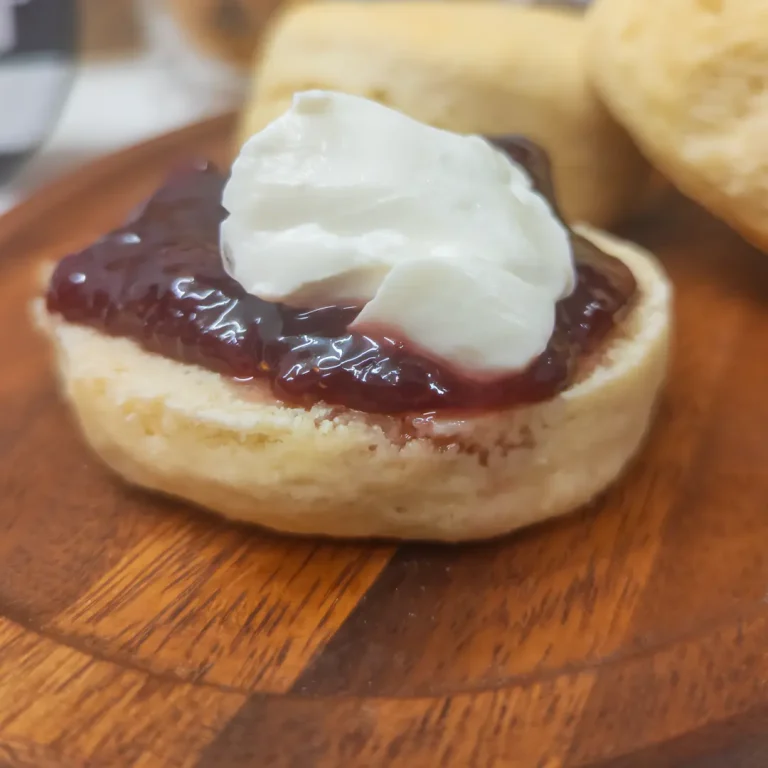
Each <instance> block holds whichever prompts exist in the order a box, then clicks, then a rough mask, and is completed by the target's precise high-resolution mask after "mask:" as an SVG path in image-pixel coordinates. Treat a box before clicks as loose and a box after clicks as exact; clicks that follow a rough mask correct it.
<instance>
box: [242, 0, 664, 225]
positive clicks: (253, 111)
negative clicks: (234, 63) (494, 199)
mask: <svg viewBox="0 0 768 768" xmlns="http://www.w3.org/2000/svg"><path fill="white" fill-rule="evenodd" d="M585 53H586V40H585V27H584V23H583V21H582V19H581V16H580V15H578V14H574V13H572V12H567V11H563V10H557V9H543V8H535V7H520V6H514V5H510V4H505V3H502V2H495V1H487V2H486V1H483V0H479V1H478V0H465V1H464V2H462V1H461V0H458V1H457V2H452V3H442V2H428V1H427V2H425V1H420V0H415V1H413V2H407V3H406V2H373V3H350V2H319V3H310V4H302V5H299V6H296V7H292V8H290V9H287V10H286V11H285V12H284V13H280V14H279V15H278V16H277V17H276V19H275V23H274V25H272V27H271V30H270V31H268V32H267V34H266V38H265V40H264V43H263V45H262V49H261V53H260V56H259V61H258V63H257V66H256V70H255V77H254V81H253V93H252V96H251V101H250V103H249V104H248V105H247V106H246V109H245V113H244V118H243V124H242V130H241V139H242V140H244V139H245V138H246V137H248V136H250V135H251V134H252V133H254V132H255V131H257V130H260V129H261V128H263V127H264V126H265V125H266V124H267V123H269V122H270V121H271V120H273V119H274V118H275V117H277V116H278V115H279V114H281V113H282V112H284V111H285V109H286V108H287V107H288V106H289V104H290V100H291V96H292V94H293V93H295V92H297V91H303V90H306V89H310V88H321V89H328V90H335V91H343V92H346V93H352V94H357V95H360V96H365V97H367V98H369V99H373V100H375V101H379V102H381V103H382V104H386V105H388V106H391V107H393V108H395V109H398V110H400V111H402V112H405V113H406V114H409V115H411V116H413V117H415V118H417V119H418V120H421V121H423V122H426V123H428V124H430V125H435V126H438V127H440V128H445V129H448V130H451V131H456V132H459V133H478V134H483V135H489V136H494V135H499V134H522V135H525V136H527V137H528V138H529V139H532V140H533V141H535V142H537V143H538V144H539V145H541V146H543V147H544V148H545V149H546V150H547V151H548V153H549V154H550V157H551V158H552V163H553V168H554V177H555V185H556V188H557V191H558V196H559V198H560V202H561V205H562V208H563V213H564V215H565V216H566V218H567V219H568V220H570V221H585V222H588V223H590V224H593V225H595V226H607V225H610V224H612V223H614V222H616V221H617V220H618V219H620V218H621V217H623V216H625V215H626V214H627V213H628V212H630V211H632V210H633V209H634V207H635V206H636V205H638V204H639V201H641V200H642V199H643V197H644V195H645V194H646V192H647V184H648V180H649V173H650V172H649V168H648V166H647V163H646V162H644V160H643V159H642V158H641V156H640V154H639V153H638V151H637V150H636V149H635V147H634V145H633V144H632V142H631V141H630V139H629V138H628V137H627V135H626V133H625V132H624V130H623V129H621V128H620V127H618V126H617V124H616V123H615V122H614V121H613V119H612V118H611V117H610V116H609V115H608V113H607V111H606V110H605V108H604V107H603V105H602V104H601V103H600V101H599V99H598V98H597V96H596V95H595V93H593V90H592V87H591V85H590V84H589V82H588V81H587V77H586V71H585V63H584V56H585Z"/></svg>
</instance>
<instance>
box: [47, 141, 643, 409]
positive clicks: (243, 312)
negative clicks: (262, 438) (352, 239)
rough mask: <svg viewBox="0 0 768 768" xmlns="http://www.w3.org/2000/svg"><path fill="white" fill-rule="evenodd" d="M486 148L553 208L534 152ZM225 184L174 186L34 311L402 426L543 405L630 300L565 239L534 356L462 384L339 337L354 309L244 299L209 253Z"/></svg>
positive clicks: (417, 356)
mask: <svg viewBox="0 0 768 768" xmlns="http://www.w3.org/2000/svg"><path fill="white" fill-rule="evenodd" d="M494 143H496V144H497V146H499V147H500V148H501V149H502V150H504V151H505V152H507V153H508V154H509V155H510V156H511V157H512V158H513V159H514V160H516V161H517V162H518V163H520V164H521V165H523V166H524V167H525V168H526V169H527V170H528V172H529V174H530V175H531V177H532V178H533V179H534V183H535V184H536V186H537V188H538V190H539V191H540V192H541V193H542V194H544V195H545V196H546V197H547V198H548V199H549V200H550V202H551V203H552V205H553V206H555V201H554V197H553V194H552V184H551V181H550V174H549V167H548V163H547V160H546V157H545V155H544V153H543V152H541V151H540V150H539V149H538V148H537V147H536V146H535V145H533V144H531V143H530V142H528V141H526V140H524V139H520V138H517V137H507V138H504V139H498V140H496V141H495V142H494ZM225 181H226V179H225V177H224V176H223V175H222V174H221V173H219V172H218V171H217V170H216V169H214V168H213V167H211V166H203V167H199V168H193V169H190V170H187V171H182V172H178V173H176V174H174V175H173V176H172V177H171V178H169V180H168V181H167V183H166V184H165V185H164V186H163V187H162V188H161V189H160V190H159V191H158V192H157V193H156V194H155V195H154V196H153V197H152V198H151V199H150V200H149V201H148V202H147V203H146V205H145V206H144V207H143V209H142V210H141V212H140V213H139V214H138V216H136V217H135V218H134V220H133V221H131V222H129V223H128V224H126V225H125V226H123V227H121V228H120V229H118V230H116V231H114V232H112V233H110V234H109V235H107V236H106V237H104V238H102V239H101V240H99V241H98V242H96V243H94V244H93V245H92V246H90V247H89V248H86V249H85V250H84V251H81V252H80V253H76V254H73V255H70V256H67V257H66V258H65V259H64V260H63V261H61V262H60V263H59V265H58V266H57V268H56V271H55V273H54V275H53V277H52V279H51V283H50V287H49V290H48V294H47V306H48V310H49V311H50V312H51V313H55V314H58V315H60V316H61V317H62V318H63V319H64V320H66V321H67V322H70V323H78V324H82V325H87V326H91V327H93V328H96V329H98V330H99V331H101V332H103V333H106V334H110V335H112V336H122V337H127V338H130V339H133V340H134V341H136V342H138V343H139V344H140V345H141V346H142V347H143V348H144V349H146V350H148V351H150V352H155V353H158V354H160V355H164V356H166V357H169V358H171V359H174V360H178V361H180V362H182V363H187V364H192V365H200V366H202V367H204V368H207V369H209V370H211V371H214V372H216V373H220V374H222V375H224V376H229V377H231V378H233V379H237V380H250V379H257V378H265V379H268V380H269V381H270V382H271V384H272V388H273V391H274V394H275V396H276V398H278V399H279V400H282V401H285V402H287V403H291V404H298V405H303V406H311V405H312V404H314V403H316V402H319V401H322V402H325V403H329V404H332V405H340V406H344V407H347V408H351V409H355V410H359V411H365V412H369V413H382V414H402V413H414V412H416V413H426V412H432V411H440V410H446V409H451V410H473V411H477V410H491V409H497V408H507V407H511V406H514V405H518V404H522V403H532V402H537V401H542V400H547V399H549V398H551V397H553V396H554V395H556V394H557V393H558V392H561V391H562V390H564V389H566V388H567V387H568V386H569V385H570V384H571V383H572V382H573V381H574V379H575V378H576V376H577V374H578V370H579V363H580V361H583V360H584V359H585V358H586V357H587V356H588V355H589V354H590V353H592V352H593V351H594V350H595V349H596V348H597V347H598V346H599V345H600V344H601V342H602V341H603V340H605V339H606V337H607V335H608V334H609V333H610V332H611V330H612V329H613V327H614V326H615V324H616V323H618V322H620V320H621V318H622V317H623V316H624V315H625V314H626V312H627V311H628V310H629V307H630V306H631V303H632V299H633V297H634V294H635V292H636V290H637V286H636V283H635V279H634V277H633V275H632V272H631V271H630V270H629V269H628V268H627V267H626V266H625V265H624V264H623V263H622V262H621V261H619V260H618V259H615V258H613V257H611V256H608V255H606V254H604V253H602V252H601V251H600V250H598V249H597V248H596V247H595V246H594V245H592V244H591V243H589V242H588V241H586V240H585V239H583V238H581V237H579V236H578V235H576V234H573V235H572V242H573V250H574V260H575V266H576V274H577V285H576V288H575V290H574V291H573V292H572V293H571V295H570V296H568V297H567V298H565V299H563V300H562V301H560V302H559V303H558V305H557V310H556V324H555V329H554V332H553V334H552V337H551V339H550V341H549V345H548V346H547V349H546V350H545V352H544V353H543V354H542V355H540V356H539V357H538V358H537V359H536V360H534V361H533V363H531V364H530V365H529V366H528V367H527V368H526V369H525V370H524V371H521V372H519V373H516V374H515V375H512V376H506V377H504V378H501V379H496V380H493V381H479V380H473V378H472V377H471V375H467V372H459V371H455V370H452V369H451V368H450V367H449V366H447V365H446V364H444V363H440V362H436V361H433V360H431V359H429V358H428V357H426V356H424V355H423V354H421V353H419V352H417V351H416V350H413V349H410V348H409V346H408V345H407V344H405V343H402V342H399V341H398V340H396V339H395V340H392V339H389V338H385V337H381V338H377V337H375V336H368V335H362V334H359V333H353V332H351V331H349V330H348V326H349V324H350V323H351V322H352V320H353V319H354V318H355V317H356V315H357V314H358V312H359V311H360V307H354V306H329V307H321V308H314V309H306V310H299V309H295V308H290V307H287V306H285V305H282V304H275V303H270V302H267V301H263V300H261V299H259V298H257V297H256V296H253V295H251V294H248V293H246V292H245V291H244V289H243V288H242V286H241V285H240V284H239V283H238V282H236V281H235V280H234V279H233V278H231V277H230V276H229V275H228V274H227V273H226V272H225V271H224V268H223V266H222V261H221V255H220V251H219V226H220V224H221V222H222V220H223V219H224V217H225V215H226V212H225V210H224V209H223V208H222V206H221V196H222V190H223V187H224V184H225ZM445 311H446V312H450V311H451V307H450V306H447V307H445Z"/></svg>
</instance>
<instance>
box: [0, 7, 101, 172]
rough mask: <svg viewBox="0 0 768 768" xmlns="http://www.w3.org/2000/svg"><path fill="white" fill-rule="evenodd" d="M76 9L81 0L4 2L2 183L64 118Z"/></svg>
mask: <svg viewBox="0 0 768 768" xmlns="http://www.w3.org/2000/svg"><path fill="white" fill-rule="evenodd" d="M104 1H105V2H109V0H104ZM76 6H77V2H76V0H0V184H5V183H7V182H8V181H9V180H10V178H11V177H12V176H13V175H14V174H15V173H16V172H17V171H18V170H19V169H20V168H21V166H22V165H23V164H24V162H25V161H26V160H27V159H28V158H29V157H30V156H31V155H32V154H33V153H34V152H35V151H36V150H37V149H38V148H39V147H40V145H41V144H43V143H44V141H45V139H46V138H47V136H48V134H49V133H50V131H51V130H52V129H53V127H54V126H55V124H56V121H57V119H58V117H59V114H60V112H61V108H62V106H63V104H64V100H65V98H66V95H67V93H68V92H69V88H70V86H71V81H72V74H73V71H74V61H75V56H76V50H77V30H78V24H77V7H76Z"/></svg>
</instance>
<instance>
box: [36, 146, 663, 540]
mask: <svg viewBox="0 0 768 768" xmlns="http://www.w3.org/2000/svg"><path fill="white" fill-rule="evenodd" d="M504 149H505V150H506V151H508V152H510V153H511V154H512V155H513V157H514V158H515V159H516V160H518V162H521V163H522V164H523V165H525V166H526V167H527V168H528V170H529V172H530V173H531V175H532V176H533V178H534V180H535V183H536V184H537V186H538V187H539V189H540V190H541V191H542V193H544V194H546V193H548V192H549V191H550V186H549V181H548V176H547V165H546V161H545V160H542V155H541V153H539V151H538V150H537V149H536V148H535V147H533V146H532V145H530V144H529V143H528V142H524V141H517V140H515V139H510V140H509V141H508V142H506V144H505V146H504ZM223 184H224V177H223V176H222V175H221V174H220V173H219V172H218V171H216V170H215V169H214V168H212V167H211V166H203V167H195V168H191V169H189V170H188V171H187V172H184V173H181V174H179V173H177V174H174V176H173V177H172V178H170V179H169V180H168V182H167V183H166V184H165V185H164V186H163V187H162V188H161V189H160V190H159V191H158V192H157V193H156V194H155V195H154V196H153V198H152V199H150V201H148V203H147V204H146V206H145V207H144V208H143V210H142V212H141V213H140V214H139V216H138V217H137V218H136V219H134V220H132V221H130V222H129V223H127V224H126V225H124V226H123V227H121V228H120V229H118V230H116V231H114V232H112V233H110V234H109V235H108V236H107V237H105V238H102V239H101V240H99V241H98V242H97V243H95V244H94V245H92V246H91V247H89V248H87V249H85V250H84V251H82V252H80V253H77V254H72V255H70V256H68V257H66V258H65V259H64V260H62V262H60V263H59V264H58V265H57V267H56V268H55V270H54V272H53V275H52V277H51V279H50V282H49V285H48V289H47V293H46V298H45V301H44V302H39V303H38V305H37V310H38V311H37V317H38V320H39V322H40V325H41V327H42V328H43V329H44V331H45V332H46V333H47V335H48V336H49V337H50V339H51V341H52V342H53V347H54V349H55V352H56V356H57V362H58V371H59V378H60V382H61V387H62V390H63V392H64V393H65V395H66V397H67V399H68V400H69V402H70V404H71V405H72V408H73V410H74V412H75V413H76V415H77V418H78V421H79V424H80V427H81V429H82V431H83V433H84V435H85V437H86V439H87V440H88V442H89V443H90V445H91V446H92V448H93V449H94V450H95V451H96V453H97V454H98V455H99V456H100V457H101V458H102V459H103V460H104V461H105V462H106V463H107V464H108V465H109V466H111V467H112V468H113V469H114V470H116V471H117V472H118V473H119V474H120V475H122V476H123V477H124V478H125V479H126V480H128V481H129V482H131V483H134V484H137V485H140V486H143V487H145V488H149V489H152V490H156V491H159V492H162V493H165V494H169V495H171V496H175V497H180V498H183V499H186V500H187V501H190V502H192V503H194V504H196V505H200V506H202V507H204V508H207V509H209V510H212V511H214V512H217V513H219V514H221V515H223V516H225V517H228V518H231V519H236V520H241V521H246V522H250V523H254V524H258V525H262V526H266V527H269V528H272V529H276V530H280V531H285V532H290V533H297V534H308V535H326V536H334V537H376V538H402V539H431V540H443V541H462V540H469V539H480V538H488V537H493V536H498V535H502V534H504V533H507V532H509V531H511V530H513V529H516V528H519V527H521V526H524V525H528V524H531V523H534V522H536V521H539V520H543V519H546V518H549V517H553V516H556V515H559V514H563V513H566V512H568V511H571V510H573V509H575V508H577V507H579V506H581V505H583V504H585V503H587V502H588V501H590V500H591V499H592V498H593V497H594V496H596V495H597V494H598V493H600V492H601V491H602V490H603V489H604V488H605V487H606V486H607V485H608V484H610V483H611V482H612V481H613V480H614V479H615V478H616V477H617V476H618V475H619V473H620V472H621V471H622V469H623V468H624V467H625V465H626V464H627V462H628V461H629V460H630V458H631V457H632V456H633V455H634V454H635V452H636V450H637V448H638V446H639V445H640V443H641V441H642V439H643V436H644V435H645V433H646V430H647V428H648V425H649V422H650V419H651V415H652V410H653V405H654V403H655V401H656V396H657V393H658V391H659V389H660V386H661V384H662V382H663V379H664V374H665V370H666V358H667V348H668V334H669V324H670V288H669V284H668V282H667V280H666V278H665V276H664V274H663V272H662V271H661V269H660V267H658V265H657V264H656V262H655V260H654V259H653V257H651V256H650V255H649V254H647V253H645V252H643V251H642V250H640V249H639V248H637V247H636V246H633V245H629V244H627V243H623V242H621V241H618V240H616V239H614V238H610V237H608V236H607V235H603V234H600V233H597V232H595V231H593V230H590V229H585V228H582V229H578V230H576V231H574V232H573V245H574V254H575V261H576V266H577V276H578V283H577V287H576V289H575V290H574V291H573V293H572V294H571V295H570V296H569V297H567V298H566V299H564V300H562V301H561V302H559V304H558V306H557V322H556V327H555V331H554V333H553V336H552V340H551V342H550V345H549V347H548V348H547V350H546V351H545V353H544V354H543V355H542V356H541V357H540V358H539V359H537V360H535V361H534V362H533V363H532V364H531V366H530V367H529V368H528V369H526V370H525V371H522V372H520V373H518V374H516V375H514V376H511V377H506V378H504V379H501V380H494V381H490V382H489V381H485V380H482V381H480V380H473V379H472V377H471V375H470V376H468V375H467V373H466V372H463V371H461V372H457V371H453V370H451V369H450V367H449V366H446V365H445V364H444V363H439V362H435V361H433V360H431V359H429V357H427V356H425V355H424V354H423V353H422V352H421V351H419V350H415V349H411V348H410V347H409V345H408V344H404V343H398V342H397V341H396V340H395V341H392V340H390V339H383V338H382V339H371V338H369V337H368V336H365V337H363V336H360V335H359V334H355V333H351V332H350V331H349V330H348V328H347V326H348V325H349V323H350V322H351V321H352V319H353V318H354V317H355V316H356V314H357V312H359V309H360V308H359V307H355V306H345V307H330V308H325V309H324V310H323V311H319V312H318V311H312V310H297V309H289V308H288V307H285V306H284V305H280V304H271V303H269V302H265V301H262V300H261V299H258V298H257V297H255V296H251V295H250V294H245V293H244V291H243V289H242V287H241V286H240V285H239V284H238V283H237V282H235V281H234V280H233V279H232V278H230V277H229V275H228V274H227V273H226V272H225V271H224V269H223V266H222V261H221V257H220V253H219V246H218V242H219V232H218V230H219V225H220V222H221V220H222V218H223V216H224V215H225V212H224V210H223V208H222V207H221V204H220V201H221V190H222V187H223ZM446 311H450V308H446ZM299 339H300V340H301V345H300V344H299V343H298V340H299ZM308 340H309V342H311V343H307V342H308ZM302 345H303V346H302ZM300 347H301V348H300ZM307 350H309V352H307ZM329 355H335V359H334V365H333V366H328V365H327V360H328V358H329ZM321 361H326V364H325V365H321V364H320V362H321ZM392 382H395V383H394V384H392Z"/></svg>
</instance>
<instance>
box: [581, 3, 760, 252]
mask: <svg viewBox="0 0 768 768" xmlns="http://www.w3.org/2000/svg"><path fill="white" fill-rule="evenodd" d="M587 19H588V24H587V25H588V27H589V45H588V47H587V50H588V51H589V57H588V59H589V70H590V74H591V76H592V78H593V80H594V83H595V84H596V86H597V88H598V89H599V91H600V93H601V95H602V96H603V98H604V100H605V102H606V104H607V105H608V107H609V108H610V109H611V111H612V112H613V114H614V115H615V117H616V118H617V119H618V120H619V121H620V122H621V123H623V124H624V126H625V127H626V128H627V129H628V130H629V132H630V133H631V134H632V135H633V137H634V138H635V140H636V141H637V142H638V144H639V145H640V146H641V147H642V149H643V150H644V151H645V153H646V154H647V155H648V157H649V158H650V159H651V160H652V161H653V162H654V163H655V164H656V165H658V167H659V168H660V169H661V170H662V171H663V172H664V173H665V175H666V176H667V177H668V178H669V180H670V181H672V182H673V183H674V184H675V185H677V186H678V187H679V188H680V189H681V190H682V191H683V192H685V193H686V194H688V195H690V196H691V197H692V198H694V199H695V200H697V201H698V202H700V203H702V204H703V205H704V206H706V207H707V208H709V209H710V210H711V211H712V212H713V213H714V214H715V215H716V216H719V217H720V218H722V219H724V220H726V221H727V222H729V223H730V224H731V225H732V226H733V227H734V228H735V229H737V230H738V231H740V232H741V234H742V235H744V237H746V238H747V239H749V240H750V241H752V242H753V243H754V244H756V245H758V246H759V247H761V248H763V249H765V250H768V3H766V2H765V0H726V2H723V1H722V0H699V2H693V0H664V2H649V1H648V0H596V2H595V3H594V4H593V7H592V8H591V10H590V11H589V14H588V17H587Z"/></svg>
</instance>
